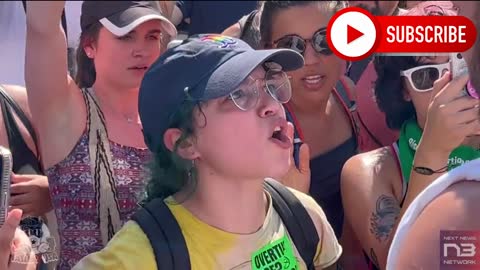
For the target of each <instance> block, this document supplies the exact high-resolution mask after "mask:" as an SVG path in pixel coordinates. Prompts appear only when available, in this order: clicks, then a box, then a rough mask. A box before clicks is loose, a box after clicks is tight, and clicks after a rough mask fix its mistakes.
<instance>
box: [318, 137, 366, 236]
mask: <svg viewBox="0 0 480 270" xmlns="http://www.w3.org/2000/svg"><path fill="white" fill-rule="evenodd" d="M356 150H357V140H356V138H355V137H354V136H352V137H350V138H349V139H348V140H346V141H345V142H344V143H342V144H340V145H338V146H337V147H335V148H334V149H333V150H331V151H329V152H327V153H325V154H322V155H320V156H317V157H314V158H312V159H311V160H310V171H311V182H310V190H309V193H310V195H311V196H312V197H313V198H314V199H315V201H317V203H318V204H319V205H320V206H321V207H322V209H323V211H324V212H325V215H326V216H327V219H328V222H329V223H330V225H332V228H333V230H334V231H335V235H336V236H337V238H340V237H341V235H342V228H343V219H344V213H343V212H344V211H343V204H342V196H341V192H340V175H341V172H342V167H343V165H344V164H345V162H347V160H348V159H349V158H351V157H352V156H354V155H355V154H356V153H357V151H356Z"/></svg>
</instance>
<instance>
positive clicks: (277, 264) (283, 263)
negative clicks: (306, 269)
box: [252, 235, 298, 270]
mask: <svg viewBox="0 0 480 270" xmlns="http://www.w3.org/2000/svg"><path fill="white" fill-rule="evenodd" d="M252 270H298V262H297V259H296V258H295V255H294V254H293V249H292V245H291V244H290V240H289V239H288V237H287V236H286V235H285V236H284V237H283V238H280V239H279V240H276V241H274V242H272V243H270V244H268V245H266V246H264V247H262V248H261V249H259V250H257V251H255V252H254V253H253V255H252Z"/></svg>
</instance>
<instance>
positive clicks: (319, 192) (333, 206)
mask: <svg viewBox="0 0 480 270" xmlns="http://www.w3.org/2000/svg"><path fill="white" fill-rule="evenodd" d="M333 94H334V96H335V98H336V99H337V100H338V101H339V102H340V104H341V106H342V108H343V109H344V110H345V112H346V113H347V114H348V116H349V118H350V122H351V125H352V129H353V131H354V132H353V133H354V134H353V136H352V137H350V138H349V139H348V140H346V141H345V142H343V143H341V144H340V145H338V146H337V147H335V148H334V149H332V150H331V151H329V152H327V153H324V154H322V155H319V156H317V157H314V158H312V159H311V160H310V172H311V181H310V190H309V194H310V195H311V196H312V197H313V198H314V199H315V201H316V202H317V203H318V204H319V205H320V206H321V207H322V209H323V210H324V211H325V214H326V216H327V219H328V222H329V223H330V224H331V226H332V228H333V230H334V231H335V235H336V236H337V238H340V236H341V235H342V228H343V218H344V213H343V205H342V197H341V193H340V175H341V172H342V167H343V165H344V164H345V162H346V161H347V160H348V159H349V158H350V157H352V156H354V155H355V154H357V153H358V151H357V149H358V142H357V134H358V133H357V131H358V130H357V128H358V127H357V123H355V120H354V118H353V116H352V110H351V109H349V107H348V106H347V104H346V102H345V101H344V97H342V95H341V94H340V93H339V92H338V91H337V89H334V90H333ZM285 107H286V113H287V120H288V121H290V122H292V123H293V125H294V127H295V131H294V141H293V143H294V144H293V148H294V151H293V156H294V160H295V164H296V165H297V166H298V161H299V160H298V159H299V156H298V155H299V149H300V146H301V145H302V143H303V133H302V129H301V127H300V124H299V123H298V121H297V119H296V117H295V114H294V112H293V110H292V109H291V107H290V106H289V105H288V104H286V105H285Z"/></svg>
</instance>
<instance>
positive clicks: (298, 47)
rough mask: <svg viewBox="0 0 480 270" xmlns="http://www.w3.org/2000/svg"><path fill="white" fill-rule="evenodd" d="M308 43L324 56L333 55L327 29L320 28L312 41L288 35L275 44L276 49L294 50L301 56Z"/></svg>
mask: <svg viewBox="0 0 480 270" xmlns="http://www.w3.org/2000/svg"><path fill="white" fill-rule="evenodd" d="M307 42H310V44H311V45H312V47H313V49H314V50H315V51H316V52H317V53H319V54H323V55H331V54H332V50H330V48H329V47H328V43H327V29H326V28H320V30H318V31H317V32H315V34H313V36H312V38H311V39H303V38H302V37H300V36H298V35H288V36H284V37H281V38H279V39H277V40H276V41H274V42H273V44H274V45H275V46H276V48H283V49H292V50H294V51H296V52H298V53H300V54H301V55H304V53H305V50H306V49H307Z"/></svg>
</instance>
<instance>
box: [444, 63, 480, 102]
mask: <svg viewBox="0 0 480 270" xmlns="http://www.w3.org/2000/svg"><path fill="white" fill-rule="evenodd" d="M450 72H451V73H452V78H456V77H458V76H461V75H463V74H465V73H467V74H468V66H467V62H466V61H465V59H463V57H462V54H461V53H452V54H451V55H450ZM463 96H469V97H472V98H475V99H480V96H479V95H478V93H477V91H475V89H474V88H473V86H472V83H471V82H470V81H469V82H468V83H467V85H465V87H464V88H463V90H462V97H463Z"/></svg>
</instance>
